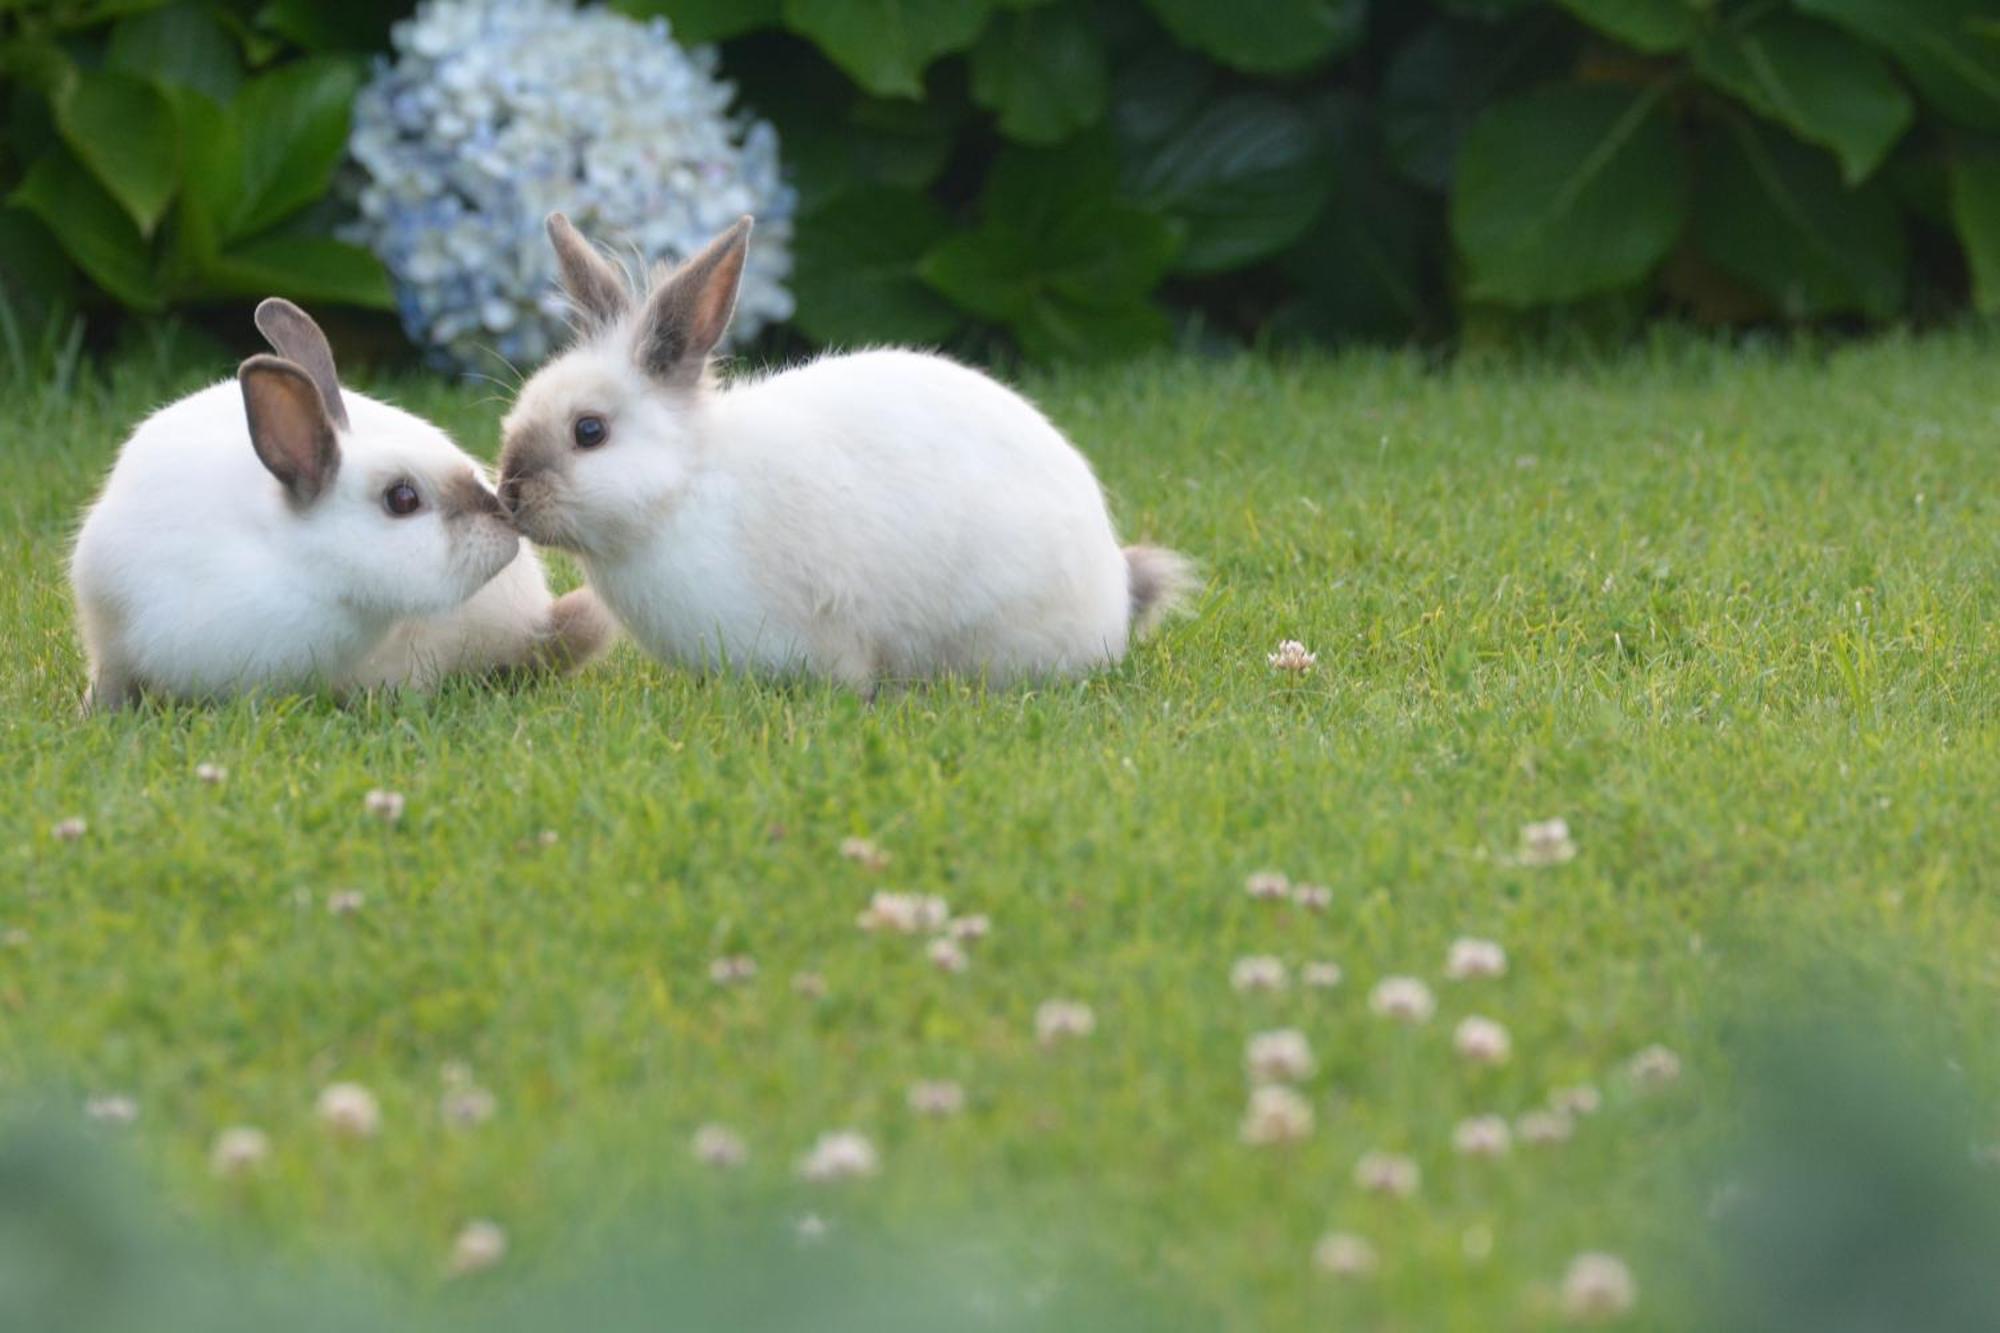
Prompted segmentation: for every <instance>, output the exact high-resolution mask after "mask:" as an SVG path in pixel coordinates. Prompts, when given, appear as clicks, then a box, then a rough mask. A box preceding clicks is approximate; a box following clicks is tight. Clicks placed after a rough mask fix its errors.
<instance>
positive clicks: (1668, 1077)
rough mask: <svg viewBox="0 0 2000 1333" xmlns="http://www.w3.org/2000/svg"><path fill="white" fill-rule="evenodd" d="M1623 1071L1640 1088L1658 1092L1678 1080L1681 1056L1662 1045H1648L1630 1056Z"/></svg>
mask: <svg viewBox="0 0 2000 1333" xmlns="http://www.w3.org/2000/svg"><path fill="white" fill-rule="evenodd" d="M1625 1072H1626V1073H1628V1074H1630V1075H1631V1076H1632V1082H1634V1083H1635V1084H1637V1085H1638V1086H1639V1088H1640V1089H1641V1090H1643V1091H1646V1092H1658V1091H1659V1090H1660V1089H1662V1088H1667V1087H1671V1086H1673V1085H1674V1084H1675V1083H1678V1082H1680V1077H1681V1058H1680V1057H1679V1056H1678V1055H1675V1054H1674V1053H1673V1052H1672V1051H1670V1050H1668V1049H1667V1048H1666V1047H1664V1046H1648V1047H1647V1048H1646V1049H1645V1050H1643V1051H1641V1052H1639V1053H1638V1054H1637V1055H1635V1056H1633V1057H1632V1062H1631V1063H1630V1064H1628V1065H1627V1066H1626V1067H1625Z"/></svg>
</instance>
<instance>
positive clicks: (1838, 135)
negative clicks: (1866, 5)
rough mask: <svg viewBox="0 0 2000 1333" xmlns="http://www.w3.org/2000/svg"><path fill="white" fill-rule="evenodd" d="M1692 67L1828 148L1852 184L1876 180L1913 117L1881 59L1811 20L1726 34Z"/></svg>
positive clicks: (1698, 53)
mask: <svg viewBox="0 0 2000 1333" xmlns="http://www.w3.org/2000/svg"><path fill="white" fill-rule="evenodd" d="M1694 65H1695V69H1696V70H1697V71H1699V72H1700V74H1701V76H1702V77H1703V78H1704V79H1706V80H1708V81H1709V82H1710V83H1712V84H1714V85H1715V86H1716V87H1718V88H1721V89H1723V90H1724V91H1726V92H1730V93H1734V94H1735V95H1736V96H1737V97H1740V98H1742V99H1743V101H1744V102H1745V103H1747V104H1748V105H1749V106H1750V107H1751V109H1752V110H1755V111H1757V112H1759V113H1761V114H1762V115H1765V116H1768V117H1770V118H1771V119H1772V120H1775V121H1777V122H1778V123H1779V124H1781V125H1784V126H1786V127H1788V128H1789V129H1791V130H1792V131H1794V132H1795V133H1797V134H1798V135H1799V137H1801V138H1803V139H1805V140H1807V141H1808V142H1811V143H1816V144H1818V145H1820V146H1821V147H1822V148H1828V149H1831V150H1832V151H1833V152H1834V153H1835V154H1836V155H1837V156H1838V157H1839V158H1840V163H1841V171H1842V174H1843V175H1845V176H1846V178H1847V182H1848V184H1850V185H1852V184H1855V183H1856V182H1859V181H1863V180H1866V179H1867V178H1868V177H1869V176H1870V175H1872V174H1874V171H1875V168H1876V167H1878V166H1880V165H1881V163H1882V159H1883V158H1884V157H1886V156H1887V155H1888V152H1889V150H1890V149H1891V148H1893V147H1894V146H1895V143H1896V140H1898V139H1900V138H1902V137H1903V132H1904V131H1905V130H1907V129H1909V127H1910V123H1911V121H1913V120H1914V119H1915V118H1916V107H1915V105H1914V104H1913V103H1912V102H1911V101H1910V95H1909V94H1908V93H1906V92H1904V91H1903V87H1902V85H1901V84H1899V83H1897V82H1896V76H1895V75H1894V74H1892V73H1891V72H1890V70H1889V66H1888V65H1887V64H1886V63H1885V62H1884V61H1883V60H1882V58H1881V57H1880V56H1877V55H1876V54H1875V53H1874V52H1873V51H1871V50H1869V49H1868V48H1867V47H1865V46H1863V45H1862V44H1861V43H1860V42H1857V41H1856V40H1854V39H1853V38H1852V37H1849V36H1848V35H1847V34H1845V33H1843V32H1841V31H1840V30H1839V29H1838V28H1834V27H1830V26H1828V25H1827V24H1824V23H1817V22H1815V21H1813V20H1812V19H1805V18H1797V17H1794V16H1792V15H1789V14H1772V15H1770V16H1769V17H1767V18H1765V19H1764V20H1763V21H1762V22H1760V23H1755V24H1752V25H1751V26H1749V27H1747V28H1730V29H1726V30H1724V31H1722V32H1719V33H1717V34H1715V35H1714V36H1713V37H1709V38H1707V39H1705V40H1703V41H1702V42H1701V43H1700V44H1698V45H1697V46H1696V47H1695V51H1694Z"/></svg>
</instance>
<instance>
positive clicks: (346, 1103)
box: [314, 1083, 382, 1139]
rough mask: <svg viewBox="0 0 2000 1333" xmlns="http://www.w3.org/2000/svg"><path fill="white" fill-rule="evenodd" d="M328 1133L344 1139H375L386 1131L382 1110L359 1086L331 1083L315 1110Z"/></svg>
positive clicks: (373, 1096)
mask: <svg viewBox="0 0 2000 1333" xmlns="http://www.w3.org/2000/svg"><path fill="white" fill-rule="evenodd" d="M314 1112H315V1114H317V1115H318V1116H319V1123H320V1124H321V1125H322V1126H323V1127H324V1128H325V1129H326V1132H327V1133H329V1134H331V1135H333V1136H334V1137H335V1138H341V1139H372V1138H374V1137H375V1135H376V1134H378V1133H380V1132H381V1129H382V1107H381V1104H380V1103H379V1102H377V1101H376V1100H375V1094H374V1093H372V1092H370V1091H368V1089H366V1088H364V1087H362V1086H361V1085H360V1084H359V1083H331V1084H328V1085H327V1087H326V1088H325V1089H324V1090H323V1091H322V1092H321V1093H320V1095H319V1101H318V1103H317V1104H316V1105H315V1106H314Z"/></svg>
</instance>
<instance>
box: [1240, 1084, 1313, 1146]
mask: <svg viewBox="0 0 2000 1333" xmlns="http://www.w3.org/2000/svg"><path fill="white" fill-rule="evenodd" d="M1312 1129H1313V1108H1312V1103H1311V1102H1309V1101H1307V1100H1306V1099H1305V1097H1304V1096H1303V1095H1301V1094H1300V1093H1299V1092H1297V1091H1296V1090H1294V1089H1292V1088H1288V1087H1286V1086H1285V1085H1284V1084H1282V1083H1266V1084H1263V1085H1262V1086H1260V1087H1255V1088H1252V1089H1250V1105H1249V1107H1248V1108H1247V1109H1245V1110H1244V1112H1243V1124H1242V1126H1241V1129H1240V1130H1239V1132H1240V1134H1241V1135H1242V1138H1243V1141H1244V1142H1245V1143H1247V1144H1250V1145H1251V1146H1252V1147H1268V1146H1270V1145H1272V1144H1279V1143H1296V1142H1297V1141H1298V1140H1300V1139H1303V1138H1305V1137H1306V1136H1307V1135H1309V1134H1311V1133H1312Z"/></svg>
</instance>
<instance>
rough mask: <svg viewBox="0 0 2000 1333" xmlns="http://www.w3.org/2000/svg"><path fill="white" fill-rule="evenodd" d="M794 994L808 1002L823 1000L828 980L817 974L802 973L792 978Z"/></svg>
mask: <svg viewBox="0 0 2000 1333" xmlns="http://www.w3.org/2000/svg"><path fill="white" fill-rule="evenodd" d="M792 994H794V995H797V996H799V997H800V998H802V999H807V1000H823V999H825V998H826V978H825V977H823V976H821V975H820V974H819V973H817V972H800V973H798V974H797V975H795V976H794V977H793V978H792Z"/></svg>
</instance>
